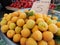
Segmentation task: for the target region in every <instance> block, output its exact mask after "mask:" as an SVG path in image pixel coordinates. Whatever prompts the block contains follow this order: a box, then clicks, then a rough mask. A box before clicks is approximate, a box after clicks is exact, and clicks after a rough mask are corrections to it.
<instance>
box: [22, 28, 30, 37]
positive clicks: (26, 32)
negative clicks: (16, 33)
mask: <svg viewBox="0 0 60 45" xmlns="http://www.w3.org/2000/svg"><path fill="white" fill-rule="evenodd" d="M30 34H31V32H30V30H29V29H27V28H24V29H23V30H22V31H21V35H22V36H23V37H29V36H30Z"/></svg>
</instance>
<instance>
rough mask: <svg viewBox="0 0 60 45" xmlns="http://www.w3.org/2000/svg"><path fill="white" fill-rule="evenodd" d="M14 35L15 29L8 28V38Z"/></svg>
mask: <svg viewBox="0 0 60 45" xmlns="http://www.w3.org/2000/svg"><path fill="white" fill-rule="evenodd" d="M14 35H15V31H14V30H8V32H7V37H8V38H13V36H14Z"/></svg>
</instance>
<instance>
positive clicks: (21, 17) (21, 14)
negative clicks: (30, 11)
mask: <svg viewBox="0 0 60 45" xmlns="http://www.w3.org/2000/svg"><path fill="white" fill-rule="evenodd" d="M26 17H27V16H26V14H25V13H20V15H19V18H20V19H25V18H26Z"/></svg>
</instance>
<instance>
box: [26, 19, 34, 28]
mask: <svg viewBox="0 0 60 45" xmlns="http://www.w3.org/2000/svg"><path fill="white" fill-rule="evenodd" d="M34 25H35V21H34V20H31V19H29V20H28V21H27V23H26V26H27V28H29V29H32V28H33V27H34Z"/></svg>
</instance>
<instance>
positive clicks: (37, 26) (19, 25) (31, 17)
mask: <svg viewBox="0 0 60 45" xmlns="http://www.w3.org/2000/svg"><path fill="white" fill-rule="evenodd" d="M57 20H58V17H56V16H53V17H52V16H51V15H46V14H40V13H36V12H35V11H34V10H30V11H29V10H25V11H24V12H21V11H20V10H19V11H16V12H13V13H9V14H4V17H3V18H2V20H1V22H0V26H1V31H2V33H4V34H5V35H6V37H7V38H9V39H10V40H11V41H13V42H15V43H17V44H20V45H57V44H56V43H55V42H56V41H55V39H54V38H55V35H56V36H58V37H60V22H59V21H57Z"/></svg>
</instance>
